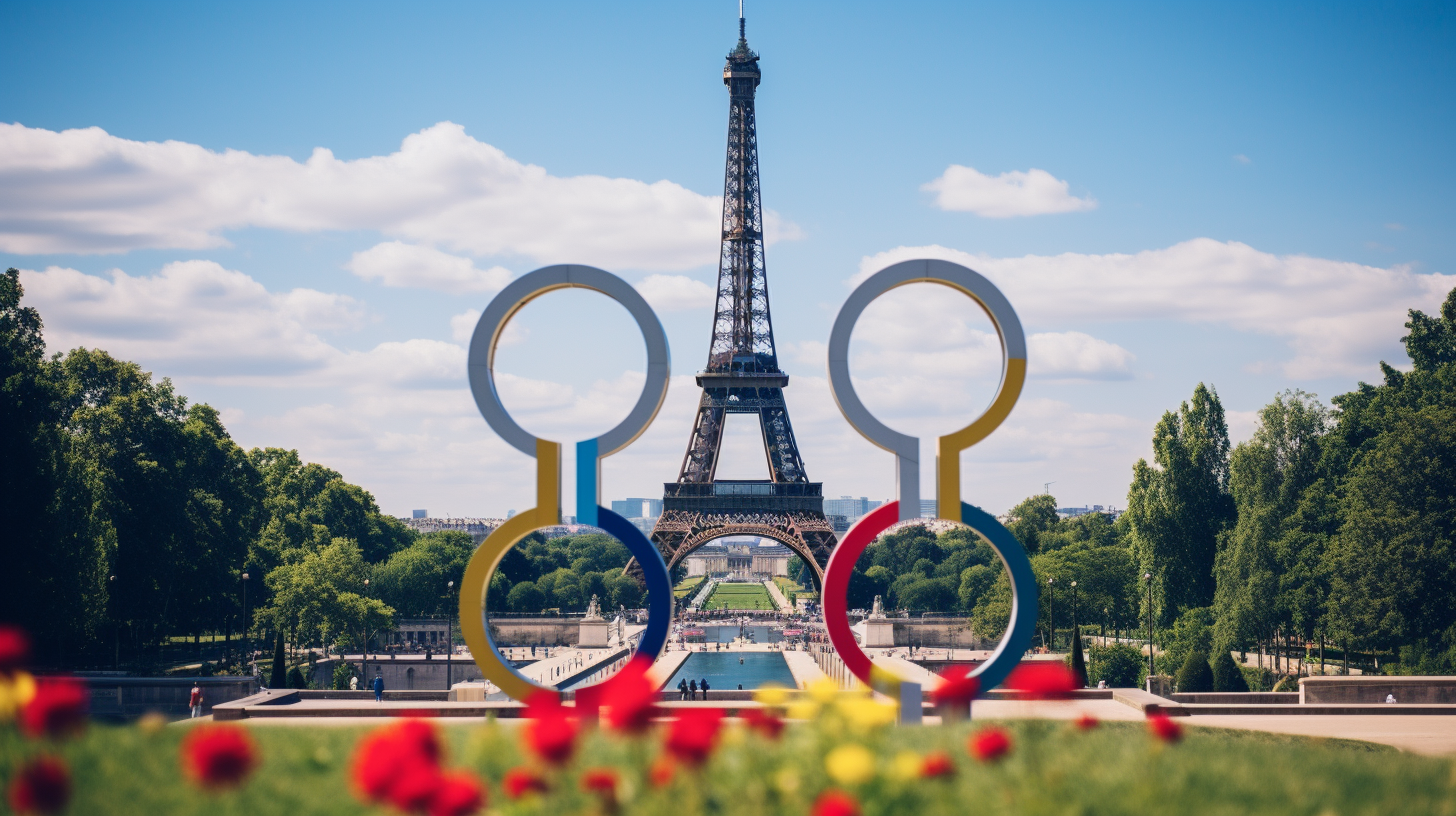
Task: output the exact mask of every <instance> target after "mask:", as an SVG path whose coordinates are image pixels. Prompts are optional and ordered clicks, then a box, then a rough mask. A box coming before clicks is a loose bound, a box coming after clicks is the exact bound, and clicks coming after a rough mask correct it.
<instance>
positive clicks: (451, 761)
mask: <svg viewBox="0 0 1456 816" xmlns="http://www.w3.org/2000/svg"><path fill="white" fill-rule="evenodd" d="M384 722H385V721H383V720H381V724H383V723H384ZM985 725H986V723H982V722H977V723H975V724H972V725H962V726H953V727H926V728H884V729H874V730H870V731H865V732H858V731H854V730H852V729H848V728H845V727H843V726H842V725H841V726H840V727H833V726H832V725H830V726H826V725H825V724H823V723H820V724H819V725H817V726H806V725H796V726H791V727H790V728H789V729H788V730H787V731H785V733H784V734H783V737H782V738H781V739H780V740H778V741H776V742H775V741H769V740H767V739H765V738H763V737H760V736H758V735H755V734H751V733H748V732H747V731H746V730H745V729H742V728H740V727H737V726H733V727H730V728H728V729H727V730H726V731H725V733H724V737H723V739H722V741H721V743H720V747H719V749H718V750H717V752H716V753H715V754H714V755H713V757H712V758H711V759H710V760H709V762H708V764H707V765H706V766H705V767H704V768H703V769H702V770H701V771H690V770H686V769H679V771H678V773H677V775H676V777H675V778H674V780H673V781H672V782H671V783H669V784H668V785H666V786H664V787H661V788H657V787H653V786H651V785H650V784H649V783H648V782H647V779H646V774H647V770H646V769H647V768H648V766H649V765H650V764H651V762H652V760H653V759H654V758H655V757H656V756H657V755H658V754H659V752H660V736H659V735H656V734H653V735H649V736H647V737H643V738H640V739H635V740H634V739H624V738H618V737H615V736H607V735H602V734H599V733H593V734H590V735H588V736H586V737H585V739H584V741H583V744H582V746H581V750H580V751H579V752H578V755H577V757H576V758H575V760H574V761H573V762H572V763H571V764H570V765H569V766H568V767H567V768H566V769H565V770H564V771H558V772H553V773H552V774H551V775H550V778H551V779H552V780H553V786H554V790H553V792H552V793H551V794H550V795H549V796H546V797H538V798H533V799H528V800H521V801H514V802H513V801H510V800H508V799H507V798H506V797H505V795H504V794H503V793H502V791H501V787H500V780H501V776H502V774H503V773H504V772H505V771H506V770H507V769H508V768H511V767H513V766H516V765H518V764H521V763H523V762H525V757H524V756H523V754H522V753H521V750H520V749H519V747H518V745H517V739H516V731H517V727H516V726H515V725H514V724H495V723H486V724H484V725H481V724H473V725H464V724H449V725H445V726H443V732H444V734H445V742H446V745H447V756H446V765H447V766H449V767H464V768H467V769H470V770H472V771H474V772H476V773H478V774H480V776H481V777H482V778H483V779H484V781H485V783H486V785H487V786H488V788H489V794H490V803H489V807H488V811H495V812H498V813H501V814H513V813H533V814H536V813H539V814H574V813H581V814H593V813H601V812H602V810H601V807H600V805H599V804H598V803H597V800H595V799H593V798H592V797H590V796H588V795H586V794H583V793H581V792H580V791H578V790H577V787H576V785H577V776H578V775H579V774H580V772H581V771H582V770H583V769H585V768H588V767H601V766H611V767H615V768H617V769H618V770H619V772H620V774H621V782H622V788H623V796H622V799H623V812H625V813H634V814H635V813H643V814H662V815H663V816H668V814H671V815H672V816H685V815H686V814H697V813H703V814H715V815H716V814H723V815H724V816H727V815H728V814H744V815H745V816H749V815H750V814H751V815H752V816H761V814H779V813H784V814H789V813H795V814H799V813H808V812H809V810H810V808H811V805H812V803H813V801H814V798H815V797H816V796H817V795H818V794H819V793H820V792H821V791H823V790H825V789H826V788H830V787H836V788H840V789H843V790H847V791H849V792H851V793H852V794H854V795H855V796H856V797H857V798H858V799H859V800H860V802H861V804H862V808H863V812H864V814H865V816H878V815H879V814H892V813H893V814H917V815H920V814H923V815H924V816H937V815H938V814H945V816H951V814H955V816H965V815H966V814H977V815H979V814H1012V813H1015V814H1195V813H1197V814H1204V813H1210V814H1278V816H1300V815H1302V814H1308V815H1309V816H1326V814H1340V815H1341V816H1349V815H1351V814H1381V815H1382V816H1387V815H1395V816H1406V814H1456V762H1453V761H1452V760H1451V759H1449V758H1431V757H1421V756H1416V755H1413V754H1406V753H1401V752H1398V751H1396V750H1394V749H1390V748H1386V747H1384V746H1376V745H1372V744H1368V743H1360V742H1347V741H1340V740H1316V739H1309V738H1303V737H1288V736H1279V735H1271V734H1265V733H1256V732H1242V731H1230V730H1223V729H1200V728H1196V727H1194V728H1189V729H1188V731H1187V736H1186V737H1185V739H1184V740H1183V741H1182V742H1181V743H1178V744H1173V745H1163V744H1161V743H1158V742H1157V741H1155V740H1153V739H1152V738H1151V737H1149V736H1148V734H1147V730H1146V729H1145V728H1144V727H1143V726H1142V724H1140V723H1134V724H1128V723H1106V724H1103V725H1102V726H1100V727H1098V728H1096V729H1095V730H1092V731H1089V732H1079V731H1076V730H1074V729H1073V728H1072V727H1071V726H1070V725H1069V724H1065V723H1060V722H1050V721H1035V720H1033V721H1014V722H1007V723H1000V725H1003V726H1004V727H1006V728H1007V729H1008V730H1009V731H1010V733H1011V735H1012V740H1013V749H1012V751H1011V753H1010V755H1009V756H1008V757H1007V758H1006V759H1005V760H1003V761H1002V762H1000V763H999V764H995V765H983V764H980V763H978V762H976V761H974V760H972V759H971V758H970V757H969V756H968V755H967V752H966V741H967V737H968V736H969V735H970V734H971V733H972V732H974V731H975V730H977V729H979V728H982V727H985ZM186 729H187V726H185V725H174V726H168V727H165V728H161V729H160V730H157V729H153V731H152V732H151V733H148V732H147V731H145V730H143V729H141V728H138V727H135V726H129V727H125V726H105V725H93V726H91V727H90V728H89V729H88V730H87V731H86V733H85V735H84V736H82V737H80V738H77V739H73V740H70V741H68V742H65V743H61V744H58V745H54V746H50V747H52V748H53V749H54V752H55V753H57V754H59V755H60V756H62V757H63V758H64V759H65V760H66V761H67V763H68V764H69V765H70V767H71V772H72V776H73V779H74V782H75V791H74V798H73V800H72V802H71V806H70V808H69V809H68V811H67V812H69V813H73V814H118V816H125V815H127V814H137V815H138V816H142V815H143V814H145V815H146V816H165V814H183V813H185V814H208V816H224V815H225V814H247V815H248V816H265V815H266V814H289V815H290V816H294V815H295V814H331V813H339V814H343V813H349V814H358V813H372V812H379V813H383V812H388V811H385V810H382V809H381V810H371V809H370V808H369V807H367V806H365V805H363V804H362V803H360V801H359V800H358V799H357V798H356V797H355V795H354V793H353V789H352V787H351V784H350V781H349V762H350V758H351V756H352V753H353V748H354V744H355V742H356V741H357V740H358V739H359V737H360V736H361V735H362V734H364V733H366V732H367V731H368V730H370V729H368V728H337V727H309V726H307V725H273V726H261V727H256V728H251V729H250V731H251V733H252V734H253V736H254V737H255V739H256V741H257V745H258V749H259V754H260V755H261V759H262V764H261V766H260V767H259V769H258V771H257V772H256V773H255V774H254V775H253V776H252V778H251V779H250V780H249V781H248V782H247V783H246V784H245V785H244V786H243V787H242V788H240V789H238V790H235V791H230V792H225V793H220V794H207V793H203V792H201V791H199V790H197V789H195V788H194V787H193V786H191V785H190V784H189V783H188V782H187V781H186V780H185V779H184V778H183V776H182V773H181V771H180V768H179V765H178V743H179V742H180V741H181V739H182V737H183V735H184V734H185V733H186ZM850 742H856V743H859V744H862V745H864V746H865V747H866V748H868V749H869V750H870V751H871V752H873V754H874V755H875V757H876V758H877V762H876V770H875V774H874V776H873V778H871V779H869V780H867V781H864V782H862V783H860V784H857V785H835V784H833V783H832V782H831V780H830V779H829V777H828V776H827V773H826V770H825V766H824V759H823V758H824V756H825V754H826V753H827V752H828V751H829V750H831V749H833V748H834V747H836V746H839V745H843V744H845V743H850ZM39 745H41V744H40V743H36V742H30V741H26V740H23V739H22V738H21V737H19V736H18V735H17V734H16V733H15V732H14V731H13V730H11V729H8V728H7V729H3V730H0V781H3V782H4V783H6V784H8V783H9V781H10V779H11V778H12V777H13V776H14V773H15V769H16V766H17V764H18V763H19V761H20V759H21V758H22V757H24V756H28V755H33V754H34V753H35V752H36V749H37V747H38V746H39ZM935 750H944V751H946V752H947V753H949V754H950V756H951V757H952V758H953V759H954V761H955V764H956V766H957V773H956V775H955V776H954V777H952V778H949V779H929V780H922V779H905V778H902V777H900V776H897V774H896V769H897V768H901V769H903V768H906V767H909V766H910V763H909V762H908V760H907V758H906V756H905V754H906V753H907V752H914V753H916V754H924V753H926V752H929V751H935ZM897 757H899V761H898V762H897ZM0 807H3V805H0Z"/></svg>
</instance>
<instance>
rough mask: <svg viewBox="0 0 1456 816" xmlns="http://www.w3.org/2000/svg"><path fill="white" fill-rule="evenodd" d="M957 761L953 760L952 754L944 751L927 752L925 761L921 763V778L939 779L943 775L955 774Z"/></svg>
mask: <svg viewBox="0 0 1456 816" xmlns="http://www.w3.org/2000/svg"><path fill="white" fill-rule="evenodd" d="M955 772H956V767H955V763H954V762H952V761H951V758H950V754H947V753H946V752H944V751H935V752H934V753H931V754H927V755H926V757H925V761H924V762H922V763H920V778H921V779H939V778H941V777H949V776H955Z"/></svg>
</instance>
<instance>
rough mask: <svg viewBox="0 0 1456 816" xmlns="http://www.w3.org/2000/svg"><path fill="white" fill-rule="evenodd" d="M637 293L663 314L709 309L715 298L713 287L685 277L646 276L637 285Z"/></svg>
mask: <svg viewBox="0 0 1456 816" xmlns="http://www.w3.org/2000/svg"><path fill="white" fill-rule="evenodd" d="M637 291H638V292H641V293H642V297H643V299H645V300H646V301H647V302H648V303H650V304H652V308H654V309H657V310H658V311H663V312H679V311H685V310H688V309H704V308H708V309H711V308H712V307H713V301H714V299H715V298H716V296H717V293H716V292H715V291H714V290H713V287H711V286H709V285H708V284H706V283H703V282H702V281H700V280H695V279H693V278H689V277H688V276H686V275H648V276H647V277H646V278H643V279H642V280H641V281H639V282H638V283H637Z"/></svg>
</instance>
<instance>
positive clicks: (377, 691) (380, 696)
mask: <svg viewBox="0 0 1456 816" xmlns="http://www.w3.org/2000/svg"><path fill="white" fill-rule="evenodd" d="M374 702H376V703H382V702H384V675H383V674H382V673H381V672H380V670H379V669H375V670H374Z"/></svg>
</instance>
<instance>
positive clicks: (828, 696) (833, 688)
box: [809, 677, 839, 704]
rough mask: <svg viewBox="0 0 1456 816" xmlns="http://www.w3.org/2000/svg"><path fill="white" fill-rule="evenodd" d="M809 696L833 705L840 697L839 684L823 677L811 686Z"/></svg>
mask: <svg viewBox="0 0 1456 816" xmlns="http://www.w3.org/2000/svg"><path fill="white" fill-rule="evenodd" d="M809 696H810V697H813V698H814V699H815V700H818V701H819V702H821V703H825V704H828V703H832V702H834V698H835V697H838V696H839V684H838V683H836V682H834V681H833V680H830V679H829V678H828V677H821V678H819V679H818V680H815V681H814V682H812V683H810V684H809Z"/></svg>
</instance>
